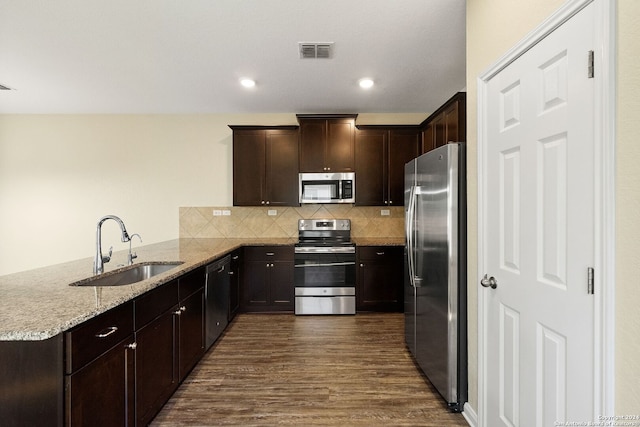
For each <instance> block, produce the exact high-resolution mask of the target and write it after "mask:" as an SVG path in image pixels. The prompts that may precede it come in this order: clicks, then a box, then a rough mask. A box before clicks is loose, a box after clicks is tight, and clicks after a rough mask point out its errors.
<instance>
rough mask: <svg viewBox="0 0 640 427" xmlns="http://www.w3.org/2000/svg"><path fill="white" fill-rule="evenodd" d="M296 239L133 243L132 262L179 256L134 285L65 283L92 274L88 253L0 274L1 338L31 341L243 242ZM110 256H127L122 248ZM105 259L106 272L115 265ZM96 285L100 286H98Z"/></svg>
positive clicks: (285, 242) (291, 241)
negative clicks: (171, 265) (168, 267)
mask: <svg viewBox="0 0 640 427" xmlns="http://www.w3.org/2000/svg"><path fill="white" fill-rule="evenodd" d="M296 241H297V239H282V238H271V239H255V238H254V239H176V240H170V241H167V242H162V243H157V244H152V245H146V246H140V247H137V248H135V251H136V252H137V254H138V258H137V259H136V260H135V262H136V264H137V263H143V262H148V261H166V262H170V261H182V262H184V263H183V264H182V265H180V266H178V267H176V268H174V269H171V270H169V271H167V272H165V273H162V274H159V275H157V276H154V277H152V278H150V279H147V280H144V281H141V282H138V283H136V284H133V285H124V286H113V287H102V288H96V287H93V286H69V283H73V282H76V281H79V280H82V279H85V278H87V277H90V276H91V275H92V270H93V258H86V259H81V260H77V261H71V262H68V263H64V264H58V265H53V266H50V267H43V268H39V269H36V270H30V271H26V272H21V273H15V274H9V275H6V276H0V341H36V340H45V339H48V338H51V337H53V336H55V335H57V334H59V333H60V332H63V331H66V330H68V329H71V328H72V327H74V326H76V325H78V324H80V323H82V322H84V321H86V320H88V319H90V318H92V317H94V316H96V315H98V314H100V313H103V312H105V311H107V310H109V309H110V308H113V307H116V306H118V305H120V304H122V303H124V302H127V301H129V300H131V299H133V298H135V297H136V296H138V295H141V294H143V293H145V292H147V291H148V290H150V289H153V288H155V287H157V286H159V285H161V284H163V283H166V282H168V281H170V280H172V279H175V278H176V277H178V276H181V275H182V274H184V273H186V272H188V271H191V270H193V269H195V268H197V267H200V266H202V265H206V264H208V263H210V262H211V261H214V260H215V259H217V258H220V257H222V256H224V255H225V254H227V253H229V252H231V251H233V250H234V249H237V248H239V247H241V246H245V245H290V244H294V243H296ZM123 252H124V253H125V255H123V254H122V253H114V257H113V258H112V259H116V258H117V259H126V251H123ZM110 264H111V263H108V264H105V272H109V271H113V270H115V269H117V268H118V267H117V266H116V265H110ZM99 289H101V290H99Z"/></svg>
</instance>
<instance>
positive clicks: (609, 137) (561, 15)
mask: <svg viewBox="0 0 640 427" xmlns="http://www.w3.org/2000/svg"><path fill="white" fill-rule="evenodd" d="M592 3H593V4H594V6H595V7H596V11H595V16H596V17H598V18H596V22H595V25H596V34H595V46H594V51H595V72H596V73H597V74H600V76H601V78H598V79H596V81H595V82H594V83H595V94H594V104H595V105H594V107H595V111H594V117H595V123H594V132H595V153H594V154H595V170H594V171H593V172H594V180H595V188H594V191H595V195H594V196H595V212H594V220H595V230H594V232H595V248H594V249H595V250H594V253H595V257H594V258H595V259H594V268H595V276H594V279H595V294H594V311H595V312H594V320H595V325H594V334H595V336H594V349H593V352H594V362H595V366H594V390H593V397H594V408H593V416H594V419H597V416H598V415H613V414H614V409H615V408H614V403H615V395H614V392H615V369H614V361H615V359H614V356H615V336H614V333H615V328H614V327H615V200H616V199H615V135H616V130H615V118H616V105H615V95H616V91H615V89H616V81H615V72H616V57H615V52H616V46H615V40H616V0H571V1H568V2H567V3H566V4H564V5H563V6H562V7H561V8H560V9H558V10H557V11H556V12H555V13H554V14H552V15H551V16H550V17H549V18H547V19H546V20H545V21H544V22H543V23H542V24H540V25H539V26H538V27H537V28H536V29H535V30H533V31H532V32H531V33H529V34H528V35H527V36H525V38H524V39H523V40H521V41H520V42H519V43H518V44H517V45H516V46H514V47H513V48H512V49H510V50H509V51H508V52H507V53H506V54H505V55H504V56H502V58H500V59H499V60H498V61H497V62H496V63H494V64H493V65H492V66H490V67H489V68H488V69H487V70H486V71H485V72H484V73H482V74H480V75H479V76H478V78H477V88H478V105H477V107H478V113H477V119H478V135H477V136H478V148H477V170H478V271H477V277H476V278H475V284H473V283H472V286H476V287H477V288H476V289H478V288H479V286H480V285H479V282H480V279H481V276H482V275H483V274H484V273H485V272H487V271H486V268H487V264H486V262H487V257H486V256H485V253H486V250H487V248H486V244H485V242H486V241H487V240H486V239H487V236H485V230H484V228H483V227H484V225H483V224H484V219H485V218H486V217H487V216H488V215H489V212H490V210H489V206H487V201H486V197H485V196H484V194H485V193H486V192H487V182H486V178H485V176H486V175H485V173H484V172H485V170H486V162H487V149H486V146H487V125H486V124H485V122H486V120H487V117H488V115H487V110H486V108H487V99H488V90H487V86H488V82H489V81H490V80H491V79H492V78H493V77H494V76H495V75H496V74H498V73H499V72H501V71H502V70H503V69H505V68H506V67H507V66H508V65H510V64H511V63H512V62H514V61H515V60H516V59H517V58H519V57H520V56H522V55H523V54H525V53H526V52H527V51H528V50H529V49H531V48H532V47H533V46H535V45H536V44H537V43H538V42H539V41H540V40H542V39H543V38H544V37H546V36H547V35H549V34H550V33H551V32H553V31H554V30H555V29H557V28H558V27H560V26H561V25H562V24H564V23H565V22H566V21H567V20H569V19H570V18H571V17H573V16H574V15H575V14H577V13H578V12H579V11H581V10H582V9H583V8H585V7H586V6H588V5H590V4H592ZM586 67H587V63H586V61H585V72H586ZM585 287H586V282H585ZM486 298H487V293H486V292H478V408H477V411H478V412H477V415H478V418H477V421H478V426H479V427H483V426H484V420H485V417H486V414H485V405H486V396H487V390H486V387H487V382H486V378H487V374H486V357H485V355H486V336H488V335H487V334H488V331H487V329H486V327H487V325H486V324H485V320H484V319H485V314H486V313H485V310H484V307H485V305H486V302H487V301H486ZM487 427H488V426H487Z"/></svg>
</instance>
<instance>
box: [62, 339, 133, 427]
mask: <svg viewBox="0 0 640 427" xmlns="http://www.w3.org/2000/svg"><path fill="white" fill-rule="evenodd" d="M133 342H134V341H133V335H131V336H129V337H127V338H126V339H125V340H123V341H121V342H119V343H118V344H116V345H115V346H113V347H112V348H111V349H110V350H109V351H107V352H106V353H104V354H103V355H101V356H100V357H98V358H97V359H95V360H94V361H93V362H91V363H89V364H88V365H86V366H84V367H83V368H82V369H80V370H78V371H77V372H75V373H74V374H71V375H67V376H66V377H65V395H66V397H65V401H66V409H65V418H66V425H67V426H79V427H80V426H105V427H107V426H134V425H135V420H134V415H135V413H134V404H135V403H134V387H135V383H134V382H135V375H134V363H135V355H134V351H135V350H133V349H131V348H130V347H129V346H130V345H131V344H133Z"/></svg>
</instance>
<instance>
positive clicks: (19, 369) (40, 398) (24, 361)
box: [0, 237, 403, 425]
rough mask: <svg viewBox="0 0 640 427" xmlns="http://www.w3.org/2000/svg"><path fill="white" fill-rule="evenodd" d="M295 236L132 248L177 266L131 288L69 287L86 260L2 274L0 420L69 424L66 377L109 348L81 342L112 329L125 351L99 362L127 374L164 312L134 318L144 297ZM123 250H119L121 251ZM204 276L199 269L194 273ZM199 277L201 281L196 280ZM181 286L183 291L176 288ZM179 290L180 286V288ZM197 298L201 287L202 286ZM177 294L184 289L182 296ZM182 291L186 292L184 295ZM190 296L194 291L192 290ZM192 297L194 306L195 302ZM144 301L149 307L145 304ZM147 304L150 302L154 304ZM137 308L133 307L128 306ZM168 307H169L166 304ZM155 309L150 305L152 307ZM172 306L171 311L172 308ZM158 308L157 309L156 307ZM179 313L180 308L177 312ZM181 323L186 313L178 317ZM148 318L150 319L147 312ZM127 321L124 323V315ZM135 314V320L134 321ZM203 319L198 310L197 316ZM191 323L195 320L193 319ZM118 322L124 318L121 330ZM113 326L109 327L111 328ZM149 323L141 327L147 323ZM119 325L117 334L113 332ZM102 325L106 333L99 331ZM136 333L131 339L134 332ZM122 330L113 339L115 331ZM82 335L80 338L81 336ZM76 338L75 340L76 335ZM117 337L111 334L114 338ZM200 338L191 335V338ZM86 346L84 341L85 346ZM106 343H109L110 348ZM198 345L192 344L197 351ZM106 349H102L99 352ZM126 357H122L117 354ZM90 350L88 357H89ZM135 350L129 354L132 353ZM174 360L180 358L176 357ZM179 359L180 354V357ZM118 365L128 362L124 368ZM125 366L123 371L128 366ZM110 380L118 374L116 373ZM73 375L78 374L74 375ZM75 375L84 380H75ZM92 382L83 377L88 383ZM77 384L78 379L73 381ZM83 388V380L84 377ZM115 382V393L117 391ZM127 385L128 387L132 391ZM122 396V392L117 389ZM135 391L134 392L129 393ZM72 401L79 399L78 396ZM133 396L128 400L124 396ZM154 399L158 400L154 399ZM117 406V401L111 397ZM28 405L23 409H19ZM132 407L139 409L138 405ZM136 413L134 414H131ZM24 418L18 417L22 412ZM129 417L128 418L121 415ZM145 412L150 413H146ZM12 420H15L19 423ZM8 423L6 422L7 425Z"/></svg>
mask: <svg viewBox="0 0 640 427" xmlns="http://www.w3.org/2000/svg"><path fill="white" fill-rule="evenodd" d="M296 241H297V239H295V238H257V237H256V238H181V239H176V240H171V241H166V242H162V243H157V244H151V245H146V246H141V247H138V248H137V249H136V251H137V254H138V259H137V261H138V262H137V263H136V264H139V263H144V262H149V261H153V262H160V263H162V262H165V263H169V262H176V261H181V262H182V264H180V265H178V266H176V267H175V268H172V269H170V270H168V271H166V272H164V273H161V274H159V275H157V276H154V277H152V278H150V279H146V280H142V281H140V282H137V283H135V284H131V285H122V286H112V287H100V288H97V287H94V286H69V284H70V283H74V282H77V281H80V280H82V279H85V278H87V277H89V276H91V275H92V273H91V270H92V259H91V258H86V259H82V260H77V261H72V262H68V263H64V264H59V265H54V266H49V267H44V268H40V269H36V270H31V271H26V272H22V273H15V274H11V275H6V276H1V277H0V290H1V291H2V303H1V305H0V359H1V360H0V362H1V363H0V384H1V387H0V415H1V416H2V418H3V419H5V420H7V419H12V420H16V422H17V423H18V424H21V423H23V422H24V421H26V422H27V423H30V422H38V421H39V420H40V421H42V420H47V421H48V422H52V420H56V421H55V422H53V424H54V425H64V424H67V425H69V424H74V423H73V422H71V417H72V414H74V413H75V412H77V411H75V410H74V407H73V404H72V403H70V402H71V400H72V399H71V398H70V397H69V396H70V394H69V393H72V392H73V391H74V390H79V386H74V387H75V388H74V387H71V385H70V384H74V383H71V382H70V381H71V378H72V377H73V376H75V375H83V370H84V371H85V372H86V368H85V367H84V364H81V363H80V362H78V363H76V361H77V360H82V363H85V360H84V359H86V363H87V364H88V365H91V364H92V363H93V362H91V361H92V360H94V359H96V358H97V357H98V356H99V358H100V359H102V358H104V357H105V356H108V355H109V354H111V353H112V352H113V351H112V350H108V348H105V349H104V350H102V349H96V350H93V349H92V348H91V347H92V344H88V345H87V344H86V343H91V342H93V341H88V340H86V337H89V338H90V339H91V340H95V337H94V335H95V336H97V335H105V336H108V335H110V334H111V333H113V338H114V339H116V340H117V341H118V343H116V344H117V345H116V346H115V347H114V350H117V348H125V351H124V352H123V351H122V350H117V351H116V353H117V354H118V358H119V359H118V360H120V359H121V360H122V361H121V362H120V365H118V364H117V363H116V360H117V359H116V356H113V357H112V358H111V359H108V360H107V361H108V362H109V361H110V362H109V363H111V365H105V366H106V367H105V369H108V370H109V372H112V371H114V370H115V371H116V372H121V371H122V372H125V373H126V372H133V370H132V368H131V366H133V363H134V362H133V360H134V359H135V360H136V362H135V363H137V364H140V360H141V358H142V356H141V354H142V353H140V351H141V350H142V348H140V347H138V350H137V354H136V355H135V357H131V356H129V357H128V356H126V354H127V352H128V351H132V350H135V349H136V346H138V345H140V344H139V343H140V340H141V336H142V332H143V330H142V329H144V328H147V329H148V328H150V327H151V325H153V324H154V323H158V322H159V321H160V320H161V318H162V316H161V315H160V314H157V315H155V314H154V316H155V317H154V318H156V321H153V322H150V323H149V320H145V322H147V323H142V321H140V317H141V316H142V314H141V313H143V309H144V307H145V306H144V305H143V303H145V304H146V302H145V301H144V300H145V299H149V298H151V299H155V298H157V296H158V295H160V293H161V292H165V291H166V290H168V291H166V292H169V293H170V292H171V289H170V288H172V287H173V288H178V287H179V286H182V284H183V281H184V283H185V284H187V282H188V281H189V280H190V279H189V277H190V276H193V275H198V274H200V272H202V271H203V270H204V268H205V266H206V265H208V264H210V263H212V262H214V261H216V260H218V259H220V258H221V257H223V256H225V255H227V254H229V253H231V252H234V251H237V250H238V249H240V248H242V247H245V246H281V245H286V246H289V245H293V244H294V243H295V242H296ZM354 241H355V242H356V244H358V243H360V244H363V245H379V246H384V245H392V246H400V245H402V244H403V241H402V239H399V238H375V237H363V238H360V239H354ZM122 252H125V251H122ZM124 255H125V254H124V253H114V259H120V258H124ZM117 268H119V267H118V265H109V264H107V266H106V271H107V274H108V273H109V272H110V271H113V270H116V269H117ZM200 275H201V276H202V277H204V276H203V275H202V274H200ZM201 282H202V280H201ZM180 289H181V288H180ZM181 292H182V291H181ZM199 292H200V293H201V295H204V293H203V291H202V284H201V285H200V291H199ZM181 295H182V294H181ZM185 295H187V294H186V293H185ZM193 295H194V296H195V298H203V296H202V297H198V295H197V294H193ZM180 298H181V300H180V301H181V302H180V305H179V308H178V306H176V307H175V308H177V309H178V312H179V311H180V310H182V311H184V309H185V308H184V307H185V306H184V305H183V301H185V300H183V299H182V296H181V297H180ZM197 301H198V300H197V299H196V306H197V304H198V303H197ZM147 306H149V305H148V304H147ZM151 306H155V303H154V304H152V305H151ZM134 307H135V308H134ZM168 308H171V307H168ZM154 309H155V307H154ZM172 310H173V309H172ZM158 313H159V312H158ZM167 314H168V315H169V316H168V320H169V322H170V323H172V322H173V323H172V324H174V328H175V322H176V321H177V320H175V319H173V320H172V317H173V316H172V314H176V313H174V312H172V311H171V310H169V311H168V312H167ZM181 314H184V313H181ZM182 317H183V318H184V320H186V318H185V317H184V316H182ZM149 318H150V317H149ZM100 319H108V321H109V322H110V323H105V324H104V325H103V326H100V327H99V328H98V329H96V330H98V331H99V333H97V334H96V332H95V330H94V329H95V328H91V331H90V333H89V334H88V335H86V334H85V331H84V330H85V329H89V328H86V327H85V326H86V325H94V324H96V322H97V321H98V320H100ZM127 319H128V320H127ZM133 319H135V320H133ZM200 319H201V320H200V321H199V322H200V323H202V315H201V317H200ZM196 321H197V320H196ZM117 322H124V326H123V327H120V325H119V324H118V323H117ZM112 324H115V325H118V326H109V325H112ZM145 325H147V326H145ZM118 327H120V329H121V330H120V331H117V332H116V330H117V329H118ZM103 329H104V331H105V332H104V333H103ZM134 330H135V340H134V338H133V337H134V335H133V331H134ZM120 333H122V334H126V335H123V336H122V337H119V336H118V335H117V334H120ZM187 334H188V331H184V332H183V333H182V335H180V333H178V336H177V339H178V340H181V339H182V337H183V335H184V336H185V337H186V336H187ZM85 335H86V336H85ZM76 337H80V338H76ZM116 337H117V338H116ZM197 340H198V339H197V338H196V341H197ZM77 343H80V347H81V348H80V351H82V352H89V354H90V356H86V357H85V356H81V358H78V357H77V356H76V349H75V348H76V347H78V344H77ZM83 344H84V345H83ZM109 348H111V347H109ZM196 350H198V349H196ZM205 350H206V349H204V347H203V346H202V345H200V350H199V353H197V352H196V355H198V354H199V356H197V358H196V359H195V360H194V362H193V364H195V363H197V361H198V360H199V357H201V356H202V354H203V353H204V351H205ZM103 351H104V352H103ZM123 353H124V354H125V356H124V358H123V356H122V354H123ZM91 354H92V355H91ZM131 354H133V353H131ZM174 358H178V357H177V356H174ZM178 359H180V358H178ZM89 362H91V363H89ZM122 364H125V365H126V364H129V365H131V366H130V367H129V368H127V367H126V366H121V365H122ZM193 364H191V365H189V366H187V368H186V369H184V372H181V374H180V377H179V379H178V380H173V381H172V385H171V389H170V391H169V392H168V394H166V392H165V393H164V394H161V397H160V398H159V399H160V400H159V402H160V403H158V402H152V404H153V405H152V406H153V407H152V409H151V410H149V411H151V412H149V411H147V412H148V413H149V414H150V415H148V416H145V418H142V421H140V420H137V421H138V424H140V422H142V423H145V422H146V420H147V419H151V418H152V417H153V415H154V414H155V413H156V411H157V410H158V408H159V407H161V406H162V404H164V401H166V398H168V396H170V395H171V393H172V392H173V390H175V388H177V385H178V384H179V382H181V381H182V380H183V379H184V377H185V376H186V375H187V374H188V372H189V371H190V369H191V368H192V367H193ZM137 366H138V367H137V368H136V376H137V375H139V371H141V369H140V368H141V367H142V365H137ZM127 369H129V371H128V370H127ZM115 376H116V377H117V376H118V375H115ZM76 378H78V377H76ZM79 378H80V379H81V378H82V377H79ZM123 378H125V380H124V381H125V382H126V381H129V382H132V381H134V380H133V379H127V375H123ZM91 382H92V381H89V383H91ZM75 384H83V382H82V381H80V380H78V381H77V382H76V383H75ZM85 386H86V382H85ZM94 386H95V387H98V388H99V390H98V389H96V392H99V393H101V394H102V393H104V389H103V387H108V386H109V384H102V383H101V384H96V385H94ZM119 387H120V386H119V385H117V386H116V387H114V389H115V390H123V389H124V388H119ZM137 387H138V389H136V390H138V391H137V392H136V393H137V394H136V403H135V404H131V405H132V406H131V407H126V406H127V405H128V404H127V403H126V402H125V401H126V400H127V399H126V396H125V398H122V399H116V400H122V401H123V402H125V403H123V404H122V405H121V406H123V408H122V412H124V414H125V415H124V416H125V419H129V418H131V419H130V421H131V425H133V424H136V420H134V418H133V417H136V415H134V414H136V413H142V411H140V404H139V403H138V402H137V399H138V398H139V395H140V390H141V386H140V383H138V386H137ZM130 390H133V388H130ZM122 394H124V395H126V394H127V393H126V392H122ZM131 394H132V395H133V394H134V393H133V392H131ZM84 395H85V396H79V397H78V398H84V399H90V398H91V395H92V393H84ZM76 400H77V399H76ZM130 400H131V399H130ZM156 400H157V399H156ZM116 403H117V402H116ZM25 408H26V409H25ZM136 408H137V409H136ZM136 411H137V412H136ZM25 414H26V416H27V417H28V418H24V416H25ZM127 414H128V415H127ZM149 417H150V418H149ZM18 424H16V425H18ZM10 425H11V424H10Z"/></svg>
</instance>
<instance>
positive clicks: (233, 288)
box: [227, 249, 242, 322]
mask: <svg viewBox="0 0 640 427" xmlns="http://www.w3.org/2000/svg"><path fill="white" fill-rule="evenodd" d="M241 254H242V250H241V249H237V250H235V251H233V252H232V253H231V266H230V270H229V276H230V277H229V279H230V280H229V318H228V319H227V320H228V321H229V322H231V320H233V318H234V317H235V316H236V314H237V313H238V311H239V310H240V280H241V279H240V265H241V259H240V257H241Z"/></svg>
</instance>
